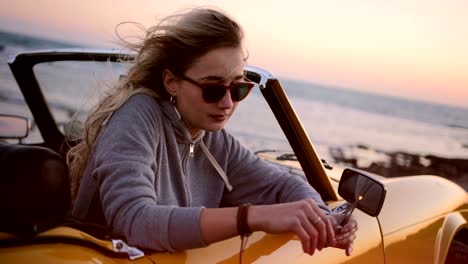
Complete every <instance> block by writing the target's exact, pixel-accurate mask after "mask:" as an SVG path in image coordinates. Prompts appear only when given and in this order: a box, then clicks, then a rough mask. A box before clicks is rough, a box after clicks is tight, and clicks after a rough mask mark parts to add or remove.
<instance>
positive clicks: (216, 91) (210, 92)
mask: <svg viewBox="0 0 468 264" xmlns="http://www.w3.org/2000/svg"><path fill="white" fill-rule="evenodd" d="M179 78H181V79H182V80H185V81H188V82H189V83H191V84H193V85H195V86H198V87H200V88H201V89H202V94H203V100H205V102H207V103H216V102H219V100H221V99H222V98H223V97H224V95H225V94H226V91H227V90H229V93H230V94H231V100H232V101H233V102H239V101H242V100H244V99H245V98H246V97H247V95H249V93H250V90H252V88H253V87H254V86H255V84H254V83H253V82H251V81H250V80H249V79H247V77H244V80H245V81H242V82H235V83H233V84H231V85H229V86H226V85H223V84H220V83H199V82H196V81H194V80H192V79H190V78H189V77H187V76H184V75H182V76H180V77H179Z"/></svg>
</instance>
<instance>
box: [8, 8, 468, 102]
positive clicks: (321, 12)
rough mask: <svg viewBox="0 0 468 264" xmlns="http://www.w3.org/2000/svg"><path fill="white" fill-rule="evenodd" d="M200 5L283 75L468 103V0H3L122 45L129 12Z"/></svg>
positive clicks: (90, 40) (38, 23) (147, 16)
mask: <svg viewBox="0 0 468 264" xmlns="http://www.w3.org/2000/svg"><path fill="white" fill-rule="evenodd" d="M200 5H209V6H215V7H219V8H221V9H223V10H224V11H226V12H227V13H228V14H230V15H231V16H232V17H234V18H235V19H236V20H237V21H238V22H239V23H240V24H241V25H242V26H243V28H244V30H245V32H246V45H247V48H248V50H249V64H252V65H256V66H259V67H263V68H265V69H267V70H269V71H271V72H272V73H274V74H275V75H276V76H278V77H279V78H280V80H281V78H288V79H295V80H302V81H306V82H312V83H317V84H323V85H331V86H336V87H340V88H346V89H354V90H363V91H368V92H373V93H380V94H385V95H391V96H397V97H403V98H409V99H417V100H422V101H428V102H435V103H441V104H448V105H453V106H461V107H464V108H468V1H466V0H392V1H388V0H322V1H319V0H304V1H300V0H288V1H284V0H282V1H276V0H265V1H263V0H257V1H253V0H235V1H232V0H224V1H222V0H209V1H193V0H192V1H182V0H170V1H168V0H97V1H96V0H80V1H77V0H0V29H3V30H7V31H12V32H19V33H26V34H32V35H36V36H41V37H46V38H51V39H57V40H64V41H68V42H79V43H82V44H88V45H93V46H99V47H111V46H113V47H116V43H117V38H116V36H115V26H116V25H117V24H119V23H120V22H124V21H134V22H139V23H141V24H142V25H144V26H146V27H149V26H151V25H153V24H155V23H156V22H157V19H158V18H163V17H165V16H167V15H170V14H173V13H174V12H178V11H181V10H184V9H187V8H190V7H194V6H200Z"/></svg>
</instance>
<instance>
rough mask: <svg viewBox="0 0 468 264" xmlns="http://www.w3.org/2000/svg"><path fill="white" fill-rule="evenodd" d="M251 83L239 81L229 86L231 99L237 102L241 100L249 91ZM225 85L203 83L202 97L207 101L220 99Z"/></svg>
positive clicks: (212, 101)
mask: <svg viewBox="0 0 468 264" xmlns="http://www.w3.org/2000/svg"><path fill="white" fill-rule="evenodd" d="M251 88H252V86H251V85H249V84H247V83H239V84H236V85H234V86H232V87H230V88H229V92H230V94H231V100H232V101H233V102H239V101H241V100H243V99H244V98H245V97H247V95H248V94H249V92H250V89H251ZM226 90H228V88H226V86H224V85H219V84H205V85H203V99H204V100H205V102H207V103H216V102H218V101H219V100H221V99H222V98H223V97H224V95H225V94H226Z"/></svg>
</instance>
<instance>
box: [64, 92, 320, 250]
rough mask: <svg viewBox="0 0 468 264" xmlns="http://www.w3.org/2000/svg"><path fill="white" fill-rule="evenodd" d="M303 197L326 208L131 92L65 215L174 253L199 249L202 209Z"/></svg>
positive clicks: (224, 135)
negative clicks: (69, 209) (96, 224)
mask: <svg viewBox="0 0 468 264" xmlns="http://www.w3.org/2000/svg"><path fill="white" fill-rule="evenodd" d="M210 155H212V159H211V160H210V158H209V156H210ZM213 158H214V160H215V161H213ZM216 166H219V168H218V170H217V169H216ZM219 169H220V170H222V171H221V172H220V171H219ZM224 172H225V174H226V175H227V179H223V178H222V177H221V174H223V173H224ZM229 185H232V189H231V190H229V189H230V188H229V187H230V186H229ZM309 197H311V198H313V199H314V200H315V201H316V202H317V204H318V205H319V206H320V207H321V208H322V209H323V210H326V211H328V208H327V207H326V206H325V205H324V203H323V201H322V200H321V198H320V195H319V194H318V193H317V192H316V191H315V190H314V189H313V188H312V187H311V186H310V185H309V184H308V183H307V182H305V181H304V179H303V177H301V176H299V175H297V174H292V173H291V172H290V171H289V170H288V169H286V168H283V167H280V166H277V165H274V164H272V163H269V162H266V161H264V160H262V159H260V158H258V157H257V156H256V155H255V154H254V153H252V152H251V151H250V150H248V149H247V148H245V147H243V146H242V145H241V144H240V143H239V142H238V141H237V140H236V139H234V138H233V137H232V136H231V135H230V134H229V133H228V132H226V131H225V130H224V129H223V130H220V131H217V132H205V131H202V133H201V134H200V135H199V136H198V137H197V138H195V139H193V140H192V139H191V136H190V133H189V131H188V129H187V127H186V126H185V124H184V122H183V120H182V119H181V118H180V116H179V114H178V112H177V111H176V110H175V108H174V107H173V106H172V105H171V104H170V103H169V102H167V101H157V100H155V99H154V98H152V97H150V96H148V95H144V94H137V95H134V96H132V97H131V98H130V99H129V101H128V102H127V103H125V104H124V105H123V106H122V107H121V108H120V109H119V110H117V111H116V112H115V113H114V114H113V116H112V118H110V120H109V122H108V123H107V125H106V126H105V127H104V128H103V129H102V131H101V134H100V135H99V137H98V140H97V142H96V145H95V147H94V149H93V151H92V154H91V157H90V159H89V161H88V164H87V166H86V169H85V172H84V175H83V178H82V181H81V186H80V189H79V192H78V196H77V199H76V201H75V204H74V207H73V209H72V215H73V216H75V217H78V218H80V219H83V220H85V221H91V222H96V223H99V224H104V225H107V226H109V227H110V228H111V229H112V231H113V232H114V233H116V234H118V235H120V236H123V237H125V239H126V240H127V242H128V243H129V244H130V245H133V246H137V247H142V248H149V249H153V250H159V251H176V250H183V249H189V248H196V247H203V246H206V245H205V243H204V242H203V240H202V237H201V232H200V212H201V210H202V208H203V207H205V208H217V207H220V206H226V205H239V204H243V203H252V204H274V203H280V202H291V201H297V200H300V199H304V198H309Z"/></svg>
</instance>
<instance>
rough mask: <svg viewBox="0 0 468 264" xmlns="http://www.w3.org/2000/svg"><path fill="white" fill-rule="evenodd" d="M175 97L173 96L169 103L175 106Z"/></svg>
mask: <svg viewBox="0 0 468 264" xmlns="http://www.w3.org/2000/svg"><path fill="white" fill-rule="evenodd" d="M175 100H176V99H175V96H172V95H171V98H170V99H169V101H170V102H171V104H173V105H175Z"/></svg>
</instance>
